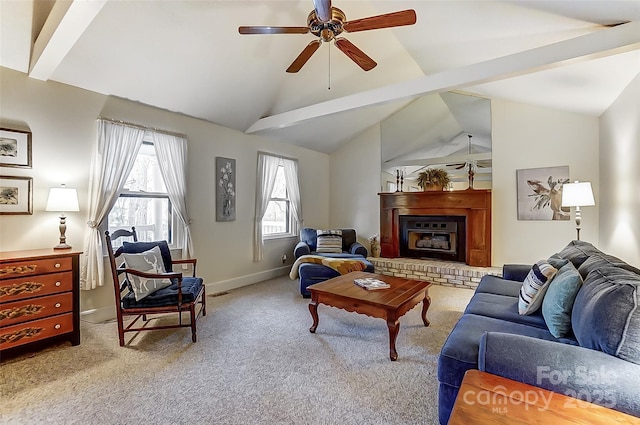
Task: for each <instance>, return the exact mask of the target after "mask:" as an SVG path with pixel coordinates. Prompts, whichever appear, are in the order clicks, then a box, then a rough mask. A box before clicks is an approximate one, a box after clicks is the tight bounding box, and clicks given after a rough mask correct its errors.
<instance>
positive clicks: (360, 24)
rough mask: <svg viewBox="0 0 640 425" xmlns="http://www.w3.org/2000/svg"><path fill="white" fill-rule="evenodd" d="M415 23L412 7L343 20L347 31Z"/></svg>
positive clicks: (414, 12)
mask: <svg viewBox="0 0 640 425" xmlns="http://www.w3.org/2000/svg"><path fill="white" fill-rule="evenodd" d="M415 23H416V11H415V10H413V9H408V10H402V11H400V12H392V13H385V14H384V15H376V16H369V17H368V18H362V19H355V20H353V21H348V22H345V23H344V25H343V28H344V30H345V31H347V32H356V31H367V30H377V29H380V28H390V27H401V26H403V25H413V24H415Z"/></svg>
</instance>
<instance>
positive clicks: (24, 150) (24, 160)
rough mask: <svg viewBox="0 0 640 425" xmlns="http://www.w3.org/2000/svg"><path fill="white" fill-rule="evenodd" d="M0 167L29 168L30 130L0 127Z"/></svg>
mask: <svg viewBox="0 0 640 425" xmlns="http://www.w3.org/2000/svg"><path fill="white" fill-rule="evenodd" d="M0 167H21V168H31V132H29V131H22V130H10V129H8V128H0Z"/></svg>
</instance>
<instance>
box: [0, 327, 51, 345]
mask: <svg viewBox="0 0 640 425" xmlns="http://www.w3.org/2000/svg"><path fill="white" fill-rule="evenodd" d="M42 331H43V328H25V329H20V330H19V331H16V332H13V333H10V334H4V335H0V344H6V343H13V342H16V341H19V340H21V339H23V338H33V337H34V336H37V335H38V334H39V333H40V332H42Z"/></svg>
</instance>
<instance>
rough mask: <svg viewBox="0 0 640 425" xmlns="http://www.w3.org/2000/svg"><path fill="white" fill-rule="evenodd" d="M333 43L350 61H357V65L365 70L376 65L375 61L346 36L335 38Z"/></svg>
mask: <svg viewBox="0 0 640 425" xmlns="http://www.w3.org/2000/svg"><path fill="white" fill-rule="evenodd" d="M335 43H336V46H337V47H338V49H340V50H342V53H344V54H345V55H347V56H349V58H351V60H352V61H354V62H355V63H357V64H358V66H359V67H360V68H362V69H364V70H365V71H370V70H372V69H373V68H375V67H376V65H378V64H377V63H376V61H374V60H373V59H371V58H370V57H369V56H367V55H366V54H365V53H364V52H363V51H362V50H360V49H358V48H357V47H356V46H355V45H354V44H353V43H352V42H350V41H349V40H347V39H346V38H336V41H335Z"/></svg>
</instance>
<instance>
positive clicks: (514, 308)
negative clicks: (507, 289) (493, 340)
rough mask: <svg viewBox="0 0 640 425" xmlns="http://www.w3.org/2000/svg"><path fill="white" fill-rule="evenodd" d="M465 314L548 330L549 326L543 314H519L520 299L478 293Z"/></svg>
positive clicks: (539, 312)
mask: <svg viewBox="0 0 640 425" xmlns="http://www.w3.org/2000/svg"><path fill="white" fill-rule="evenodd" d="M464 312H465V314H467V313H469V314H477V315H479V316H486V317H494V318H496V319H502V320H507V321H509V322H513V323H522V324H524V325H529V326H535V327H537V328H542V329H547V325H546V323H545V321H544V318H543V317H542V312H541V311H540V310H539V309H538V311H537V312H535V313H533V314H529V315H521V314H518V297H517V296H516V297H513V296H505V295H497V294H487V293H482V292H476V294H475V295H474V296H473V297H472V298H471V301H469V305H467V308H466V309H465V311H464Z"/></svg>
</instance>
